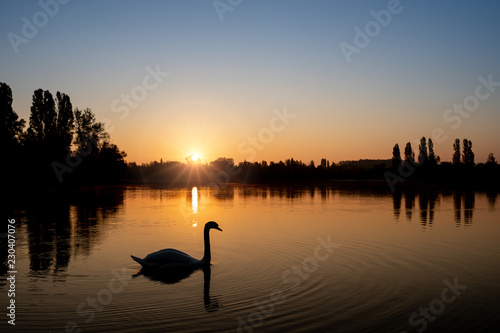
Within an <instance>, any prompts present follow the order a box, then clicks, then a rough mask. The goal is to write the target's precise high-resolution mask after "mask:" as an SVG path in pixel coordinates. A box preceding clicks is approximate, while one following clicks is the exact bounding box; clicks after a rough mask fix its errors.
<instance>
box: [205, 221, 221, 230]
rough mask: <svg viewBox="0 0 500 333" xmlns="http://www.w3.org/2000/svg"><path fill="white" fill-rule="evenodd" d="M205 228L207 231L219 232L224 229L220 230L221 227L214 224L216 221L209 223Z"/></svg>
mask: <svg viewBox="0 0 500 333" xmlns="http://www.w3.org/2000/svg"><path fill="white" fill-rule="evenodd" d="M205 228H206V229H217V230H220V231H222V229H221V228H219V225H218V224H217V222H214V221H210V222H207V223H206V224H205Z"/></svg>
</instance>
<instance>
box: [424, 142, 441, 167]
mask: <svg viewBox="0 0 500 333" xmlns="http://www.w3.org/2000/svg"><path fill="white" fill-rule="evenodd" d="M427 146H428V148H429V159H428V160H429V165H430V166H435V165H437V164H438V163H439V160H440V158H439V156H436V154H435V153H434V143H433V142H432V139H431V138H429V140H428V141H427Z"/></svg>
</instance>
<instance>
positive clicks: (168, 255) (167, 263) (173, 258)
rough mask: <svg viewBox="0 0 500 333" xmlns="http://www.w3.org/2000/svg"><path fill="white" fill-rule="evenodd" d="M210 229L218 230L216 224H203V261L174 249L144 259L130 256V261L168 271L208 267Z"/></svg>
mask: <svg viewBox="0 0 500 333" xmlns="http://www.w3.org/2000/svg"><path fill="white" fill-rule="evenodd" d="M210 229H217V230H220V231H222V229H221V228H219V225H218V224H217V222H214V221H210V222H207V223H205V229H204V231H203V239H204V242H205V254H204V256H203V259H201V260H197V259H195V258H193V257H191V256H190V255H188V254H187V253H184V252H181V251H178V250H175V249H164V250H160V251H156V252H153V253H150V254H148V255H147V256H146V257H145V258H144V259H141V258H137V257H135V256H133V255H131V257H132V259H134V260H135V261H137V262H138V263H139V264H141V266H142V267H144V268H159V269H165V268H167V269H170V268H194V267H201V266H204V265H210V259H211V255H210V237H209V232H210Z"/></svg>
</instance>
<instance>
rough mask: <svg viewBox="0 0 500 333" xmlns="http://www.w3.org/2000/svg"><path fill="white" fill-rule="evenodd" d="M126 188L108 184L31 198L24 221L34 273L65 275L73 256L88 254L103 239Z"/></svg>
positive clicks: (22, 215) (31, 268)
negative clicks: (74, 191)
mask: <svg viewBox="0 0 500 333" xmlns="http://www.w3.org/2000/svg"><path fill="white" fill-rule="evenodd" d="M123 192H124V189H123V188H120V187H116V188H115V187H113V188H111V187H108V188H98V189H92V190H85V191H80V192H77V193H75V194H72V195H71V196H70V197H68V196H65V195H60V194H54V195H43V196H38V197H37V198H36V199H35V198H34V199H33V200H30V202H29V204H28V205H27V209H26V210H25V211H24V212H22V213H21V223H23V222H25V223H23V226H22V228H26V232H27V235H28V251H29V258H30V270H31V273H32V274H38V273H41V274H47V273H52V274H54V275H55V276H59V277H61V278H63V276H64V274H63V272H64V271H65V270H66V268H67V267H68V265H69V263H70V261H71V259H72V258H74V257H77V256H88V255H89V254H90V252H91V250H92V249H93V248H94V247H95V246H96V245H97V244H98V243H99V242H100V239H101V238H102V235H103V233H104V231H105V230H106V222H107V221H108V220H109V219H110V218H111V217H113V216H115V215H116V214H117V213H118V211H119V210H120V209H121V207H122V206H123Z"/></svg>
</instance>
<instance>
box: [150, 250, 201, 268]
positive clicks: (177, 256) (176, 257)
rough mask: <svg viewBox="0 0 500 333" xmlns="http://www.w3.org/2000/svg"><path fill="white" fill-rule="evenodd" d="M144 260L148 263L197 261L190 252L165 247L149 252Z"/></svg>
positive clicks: (186, 262)
mask: <svg viewBox="0 0 500 333" xmlns="http://www.w3.org/2000/svg"><path fill="white" fill-rule="evenodd" d="M144 261H145V262H146V263H148V264H160V265H161V264H166V263H168V264H188V263H192V262H194V261H197V260H196V259H194V258H193V257H191V256H190V255H189V254H187V253H184V252H181V251H179V250H175V249H164V250H160V251H156V252H153V253H151V254H148V255H147V256H146V258H144Z"/></svg>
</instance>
